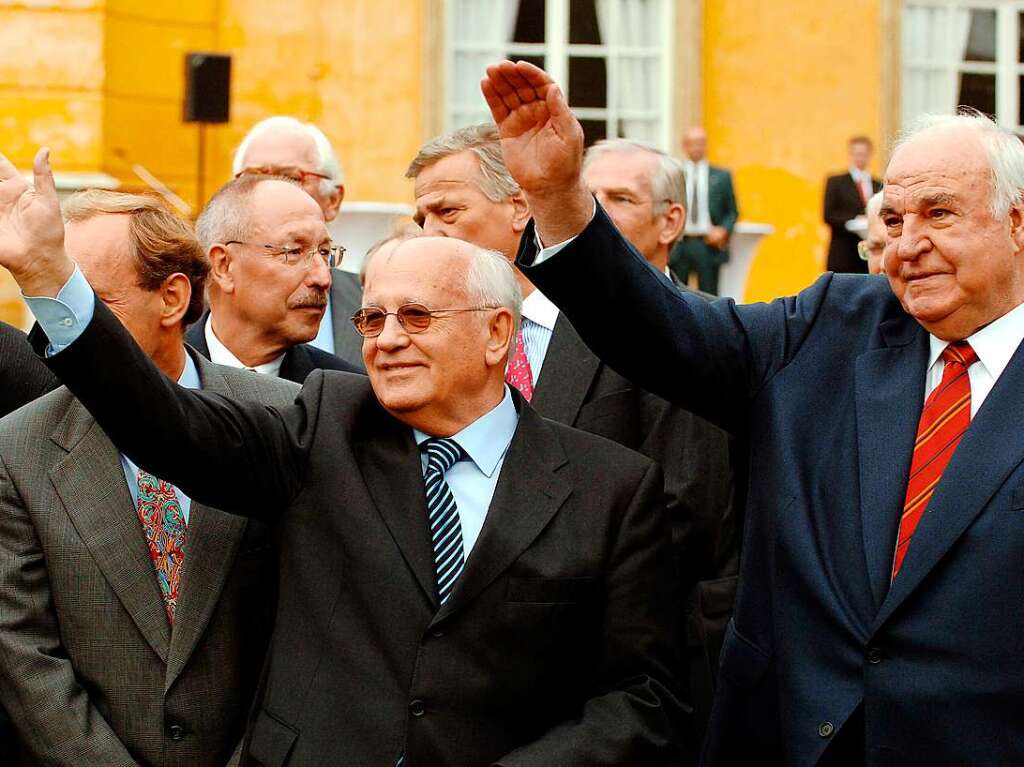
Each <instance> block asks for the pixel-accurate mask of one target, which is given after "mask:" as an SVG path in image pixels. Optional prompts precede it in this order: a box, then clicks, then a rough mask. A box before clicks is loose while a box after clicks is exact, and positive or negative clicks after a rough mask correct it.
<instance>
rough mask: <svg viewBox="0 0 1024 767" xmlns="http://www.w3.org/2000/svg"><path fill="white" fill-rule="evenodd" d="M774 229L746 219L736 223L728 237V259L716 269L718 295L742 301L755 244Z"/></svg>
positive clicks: (752, 261)
mask: <svg viewBox="0 0 1024 767" xmlns="http://www.w3.org/2000/svg"><path fill="white" fill-rule="evenodd" d="M774 231H775V227H774V226H772V225H771V224H754V223H750V222H747V221H740V222H739V223H737V224H736V226H735V227H734V228H733V230H732V237H731V238H730V239H729V261H728V262H726V263H724V264H722V268H721V269H719V271H718V295H720V296H728V297H729V298H732V299H733V300H735V301H736V302H737V303H739V302H742V301H743V294H744V293H745V292H746V290H747V278H748V277H749V276H750V266H751V264H753V263H754V253H755V251H756V250H757V244H758V243H759V242H760V241H761V238H762V237H765V236H767V235H769V234H771V233H772V232H774Z"/></svg>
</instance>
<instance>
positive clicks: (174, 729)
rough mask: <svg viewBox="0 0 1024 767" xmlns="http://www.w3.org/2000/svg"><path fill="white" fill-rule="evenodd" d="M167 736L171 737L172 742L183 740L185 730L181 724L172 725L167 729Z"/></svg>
mask: <svg viewBox="0 0 1024 767" xmlns="http://www.w3.org/2000/svg"><path fill="white" fill-rule="evenodd" d="M167 734H168V735H170V737H171V740H181V739H182V738H184V737H185V728H184V727H182V726H181V725H180V724H172V725H171V726H170V727H168V728H167Z"/></svg>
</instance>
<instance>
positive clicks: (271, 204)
mask: <svg viewBox="0 0 1024 767" xmlns="http://www.w3.org/2000/svg"><path fill="white" fill-rule="evenodd" d="M249 214H250V217H251V219H252V230H253V232H255V233H260V234H268V235H274V234H302V235H305V236H308V237H315V238H320V237H326V236H327V225H326V224H325V223H324V214H323V211H322V210H321V209H320V206H319V205H317V204H316V201H315V200H314V199H313V198H312V197H310V196H309V195H308V194H306V192H305V191H303V190H302V189H301V188H299V187H297V186H295V185H294V184H289V183H287V182H284V181H277V180H267V181H263V182H261V183H259V184H258V185H257V186H256V188H255V189H254V190H253V193H252V198H251V199H250V200H249Z"/></svg>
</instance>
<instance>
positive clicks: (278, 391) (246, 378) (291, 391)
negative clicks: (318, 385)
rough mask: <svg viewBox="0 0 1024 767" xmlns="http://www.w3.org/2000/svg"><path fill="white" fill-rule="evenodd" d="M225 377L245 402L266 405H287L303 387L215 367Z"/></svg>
mask: <svg viewBox="0 0 1024 767" xmlns="http://www.w3.org/2000/svg"><path fill="white" fill-rule="evenodd" d="M208 364H210V365H212V366H214V367H216V369H217V371H218V372H219V373H220V374H221V375H223V376H224V381H225V382H226V383H227V385H228V388H230V389H231V391H232V393H233V394H234V395H235V396H236V397H238V398H240V399H245V400H251V401H253V402H259V403H261V404H264V405H286V404H288V403H289V402H292V401H294V399H295V397H296V396H297V395H298V393H299V390H300V389H301V387H300V386H299V385H298V384H297V383H294V382H292V381H287V380H285V379H284V378H278V377H277V376H270V375H261V374H260V373H253V372H252V371H250V370H238V369H236V368H230V367H226V366H224V365H214V363H212V362H211V363H208Z"/></svg>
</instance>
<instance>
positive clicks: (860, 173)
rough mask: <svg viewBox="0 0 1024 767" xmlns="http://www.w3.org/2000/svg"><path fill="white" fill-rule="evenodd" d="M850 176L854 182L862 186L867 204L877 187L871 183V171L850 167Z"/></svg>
mask: <svg viewBox="0 0 1024 767" xmlns="http://www.w3.org/2000/svg"><path fill="white" fill-rule="evenodd" d="M850 177H851V178H852V179H853V183H854V184H856V185H857V186H858V187H860V190H861V194H863V195H864V202H865V204H866V203H867V201H868V200H870V199H871V198H872V197H873V196H874V194H875V187H874V185H873V184H872V183H871V171H869V170H860V169H859V168H850Z"/></svg>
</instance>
